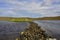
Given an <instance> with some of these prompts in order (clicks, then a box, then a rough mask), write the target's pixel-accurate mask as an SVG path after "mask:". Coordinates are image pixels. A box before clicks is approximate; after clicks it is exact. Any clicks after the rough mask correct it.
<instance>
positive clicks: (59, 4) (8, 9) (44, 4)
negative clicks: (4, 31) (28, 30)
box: [0, 0, 60, 18]
mask: <svg viewBox="0 0 60 40" xmlns="http://www.w3.org/2000/svg"><path fill="white" fill-rule="evenodd" d="M53 16H60V0H0V17H33V18H35V17H53Z"/></svg>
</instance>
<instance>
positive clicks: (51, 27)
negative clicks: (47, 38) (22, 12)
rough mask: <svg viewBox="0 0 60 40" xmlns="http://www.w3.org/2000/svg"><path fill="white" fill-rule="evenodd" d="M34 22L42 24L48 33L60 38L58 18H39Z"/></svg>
mask: <svg viewBox="0 0 60 40" xmlns="http://www.w3.org/2000/svg"><path fill="white" fill-rule="evenodd" d="M34 22H36V23H37V24H38V25H39V26H42V28H43V29H44V30H46V31H47V33H48V34H49V35H51V36H53V37H56V38H57V39H59V40H60V20H39V21H34Z"/></svg>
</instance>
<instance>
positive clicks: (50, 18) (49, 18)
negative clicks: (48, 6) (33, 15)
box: [37, 16, 60, 20]
mask: <svg viewBox="0 0 60 40" xmlns="http://www.w3.org/2000/svg"><path fill="white" fill-rule="evenodd" d="M37 20H60V16H57V17H43V18H37Z"/></svg>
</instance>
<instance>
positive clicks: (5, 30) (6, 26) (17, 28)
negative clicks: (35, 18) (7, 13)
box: [0, 21, 28, 40]
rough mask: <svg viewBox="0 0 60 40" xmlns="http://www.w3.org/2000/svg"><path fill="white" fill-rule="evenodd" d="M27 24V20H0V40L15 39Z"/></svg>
mask: <svg viewBox="0 0 60 40" xmlns="http://www.w3.org/2000/svg"><path fill="white" fill-rule="evenodd" d="M27 26H28V23H27V22H20V23H19V22H8V21H0V40H15V39H16V38H17V37H19V36H20V32H22V31H24V29H25V28H26V27H27Z"/></svg>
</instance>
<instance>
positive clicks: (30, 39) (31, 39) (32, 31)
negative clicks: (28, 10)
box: [19, 22, 51, 40]
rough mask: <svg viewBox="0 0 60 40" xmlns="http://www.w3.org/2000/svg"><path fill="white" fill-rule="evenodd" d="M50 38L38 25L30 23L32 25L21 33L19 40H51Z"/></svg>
mask: <svg viewBox="0 0 60 40" xmlns="http://www.w3.org/2000/svg"><path fill="white" fill-rule="evenodd" d="M49 39H51V36H49V35H48V34H47V33H46V32H45V31H44V30H43V29H41V27H40V26H38V24H36V23H34V22H30V25H29V26H28V27H27V28H26V29H25V30H24V31H23V32H21V36H20V39H19V40H49Z"/></svg>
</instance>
